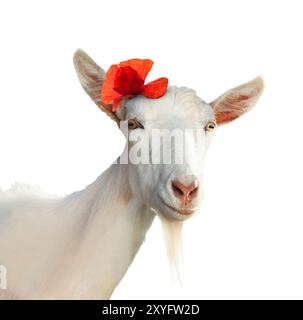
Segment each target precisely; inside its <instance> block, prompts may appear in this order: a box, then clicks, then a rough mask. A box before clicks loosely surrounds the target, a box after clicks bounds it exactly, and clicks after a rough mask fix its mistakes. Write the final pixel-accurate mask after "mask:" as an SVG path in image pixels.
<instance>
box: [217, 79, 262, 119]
mask: <svg viewBox="0 0 303 320" xmlns="http://www.w3.org/2000/svg"><path fill="white" fill-rule="evenodd" d="M263 88H264V82H263V79H262V78H261V77H257V78H256V79H254V80H252V81H249V82H247V83H244V84H242V85H240V86H239V87H236V88H233V89H231V90H229V91H227V92H225V93H224V94H223V95H221V96H220V97H219V98H217V99H216V100H215V101H213V102H212V103H211V106H212V107H213V110H214V112H215V116H216V121H217V123H218V124H224V123H227V122H230V121H232V120H234V119H236V118H238V117H239V116H241V115H242V114H244V113H245V112H247V111H248V110H250V109H251V108H252V107H253V106H254V105H255V104H256V102H257V100H258V99H259V97H260V96H261V94H262V92H263Z"/></svg>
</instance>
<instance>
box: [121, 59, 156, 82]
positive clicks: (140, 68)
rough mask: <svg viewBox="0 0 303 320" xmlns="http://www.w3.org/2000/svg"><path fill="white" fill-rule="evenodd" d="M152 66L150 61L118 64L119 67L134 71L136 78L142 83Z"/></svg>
mask: <svg viewBox="0 0 303 320" xmlns="http://www.w3.org/2000/svg"><path fill="white" fill-rule="evenodd" d="M153 64H154V62H153V61H152V60H150V59H130V60H127V61H123V62H120V64H119V65H120V66H121V67H131V68H132V69H134V70H136V71H137V73H138V76H139V77H140V78H141V79H142V80H143V82H144V81H145V79H146V76H147V75H148V73H149V71H150V69H151V68H152V66H153Z"/></svg>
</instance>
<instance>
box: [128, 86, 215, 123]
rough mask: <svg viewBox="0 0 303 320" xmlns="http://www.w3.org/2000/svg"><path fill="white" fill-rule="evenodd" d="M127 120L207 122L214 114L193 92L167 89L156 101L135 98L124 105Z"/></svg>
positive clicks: (176, 88)
mask: <svg viewBox="0 0 303 320" xmlns="http://www.w3.org/2000/svg"><path fill="white" fill-rule="evenodd" d="M126 109H127V118H128V119H130V118H137V119H138V120H141V121H157V122H158V123H159V124H161V123H165V122H167V121H169V120H173V121H176V120H178V119H180V120H182V121H185V122H186V121H188V122H192V121H209V120H213V118H214V113H213V111H212V108H211V106H210V105H208V104H207V103H205V102H204V101H203V100H201V99H200V98H199V97H198V96H197V95H196V93H195V91H194V90H191V89H188V88H184V87H182V88H178V87H169V88H168V89H167V92H166V93H165V95H164V96H163V97H161V98H158V99H147V98H145V97H143V96H137V97H135V98H133V99H131V100H130V101H128V103H127V104H126Z"/></svg>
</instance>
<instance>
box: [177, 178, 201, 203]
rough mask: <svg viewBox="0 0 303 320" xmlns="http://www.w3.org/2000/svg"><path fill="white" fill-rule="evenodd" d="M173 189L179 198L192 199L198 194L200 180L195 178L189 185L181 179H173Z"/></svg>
mask: <svg viewBox="0 0 303 320" xmlns="http://www.w3.org/2000/svg"><path fill="white" fill-rule="evenodd" d="M172 189H173V192H174V194H175V196H176V197H177V198H180V199H182V200H186V201H190V200H191V199H193V198H195V197H196V196H197V194H198V181H197V180H195V181H193V182H192V183H191V184H189V185H185V184H183V183H181V182H180V181H177V180H175V181H172Z"/></svg>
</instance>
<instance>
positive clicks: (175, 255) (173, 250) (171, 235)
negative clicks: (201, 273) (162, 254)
mask: <svg viewBox="0 0 303 320" xmlns="http://www.w3.org/2000/svg"><path fill="white" fill-rule="evenodd" d="M158 216H159V218H160V221H161V225H162V230H163V237H164V242H165V247H166V253H167V259H168V263H169V267H170V272H171V276H172V280H173V282H176V281H177V282H178V283H179V284H181V280H182V279H181V276H182V266H183V250H182V227H183V222H182V221H178V220H171V219H168V218H166V217H165V216H163V215H158Z"/></svg>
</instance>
